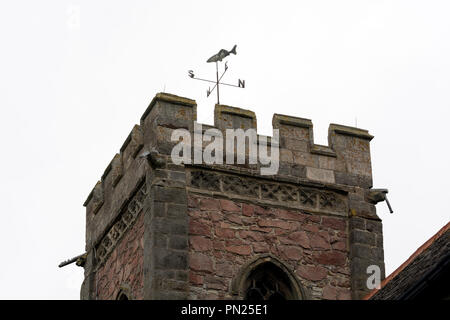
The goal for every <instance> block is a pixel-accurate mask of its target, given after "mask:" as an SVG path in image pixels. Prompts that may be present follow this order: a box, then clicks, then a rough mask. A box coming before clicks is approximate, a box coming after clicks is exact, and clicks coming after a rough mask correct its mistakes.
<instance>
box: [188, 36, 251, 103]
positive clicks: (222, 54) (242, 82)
mask: <svg viewBox="0 0 450 320" xmlns="http://www.w3.org/2000/svg"><path fill="white" fill-rule="evenodd" d="M230 53H232V54H236V45H234V47H233V49H231V50H230V51H228V50H225V49H222V50H220V51H219V52H218V53H217V54H215V55H213V56H212V57H211V58H209V59H208V60H207V61H206V62H215V63H216V81H212V80H207V79H201V78H197V77H195V75H194V71H193V70H189V71H188V73H189V77H191V78H192V79H195V80H201V81H206V82H210V83H214V87H213V88H212V89H211V88H210V87H209V88H208V90H207V91H206V96H207V97H209V95H210V94H211V93H212V92H213V91H214V89H216V88H217V90H216V91H217V104H220V100H219V84H222V85H225V86H230V87H236V88H245V80H241V79H238V84H237V85H234V84H229V83H224V82H220V80H221V79H222V77H223V76H224V74H225V72H227V70H228V65H227V64H228V61H227V62H225V67H224V71H223V73H222V75H221V76H220V77H219V61H220V62H222V60H223V58H225V57H227V56H229V55H230Z"/></svg>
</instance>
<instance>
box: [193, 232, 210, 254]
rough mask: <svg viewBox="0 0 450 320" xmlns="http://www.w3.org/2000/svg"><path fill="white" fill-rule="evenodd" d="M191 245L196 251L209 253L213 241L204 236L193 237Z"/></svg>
mask: <svg viewBox="0 0 450 320" xmlns="http://www.w3.org/2000/svg"><path fill="white" fill-rule="evenodd" d="M189 244H190V246H191V248H192V249H193V250H194V251H208V250H211V249H212V241H211V240H210V239H208V238H204V237H202V236H191V237H190V238H189Z"/></svg>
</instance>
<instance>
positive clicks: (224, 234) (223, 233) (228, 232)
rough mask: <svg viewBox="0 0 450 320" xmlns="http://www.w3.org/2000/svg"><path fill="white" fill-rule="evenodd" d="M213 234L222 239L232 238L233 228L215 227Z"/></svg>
mask: <svg viewBox="0 0 450 320" xmlns="http://www.w3.org/2000/svg"><path fill="white" fill-rule="evenodd" d="M215 235H216V237H219V238H222V239H232V238H234V237H235V235H234V230H233V229H230V228H221V227H216V228H215Z"/></svg>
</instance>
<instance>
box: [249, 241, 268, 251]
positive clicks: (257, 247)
mask: <svg viewBox="0 0 450 320" xmlns="http://www.w3.org/2000/svg"><path fill="white" fill-rule="evenodd" d="M252 247H253V252H254V253H266V252H269V250H270V247H269V245H268V244H267V243H265V242H254V243H253V245H252Z"/></svg>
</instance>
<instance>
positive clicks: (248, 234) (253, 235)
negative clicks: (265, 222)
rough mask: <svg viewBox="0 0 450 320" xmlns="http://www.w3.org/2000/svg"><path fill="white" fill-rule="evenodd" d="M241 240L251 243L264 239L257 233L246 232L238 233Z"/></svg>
mask: <svg viewBox="0 0 450 320" xmlns="http://www.w3.org/2000/svg"><path fill="white" fill-rule="evenodd" d="M239 236H240V237H241V239H247V240H251V241H263V240H264V237H263V236H262V235H261V234H260V233H258V232H252V231H247V230H242V231H239Z"/></svg>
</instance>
